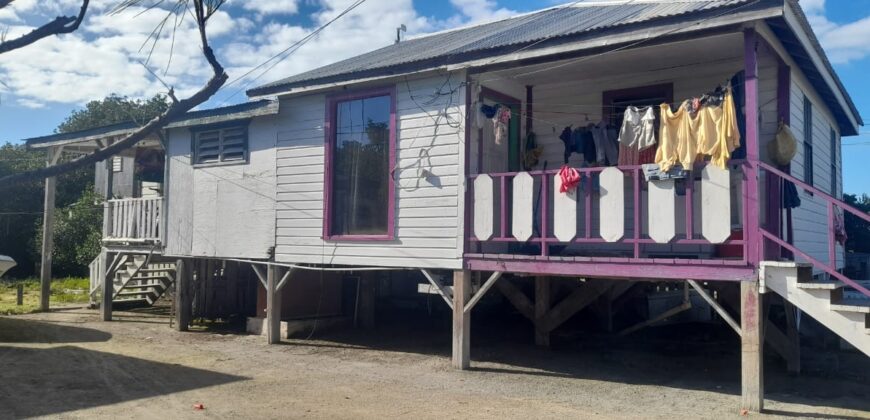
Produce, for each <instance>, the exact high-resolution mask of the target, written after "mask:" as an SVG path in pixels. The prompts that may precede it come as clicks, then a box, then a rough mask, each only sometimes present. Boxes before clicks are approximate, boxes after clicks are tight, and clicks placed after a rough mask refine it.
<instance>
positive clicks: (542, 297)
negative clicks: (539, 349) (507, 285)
mask: <svg viewBox="0 0 870 420" xmlns="http://www.w3.org/2000/svg"><path fill="white" fill-rule="evenodd" d="M550 297H551V292H550V279H549V278H547V277H544V276H538V277H535V344H536V345H539V346H544V347H550V331H549V330H547V329H546V328H544V326H543V319H544V317H545V316H546V315H547V312H549V311H550Z"/></svg>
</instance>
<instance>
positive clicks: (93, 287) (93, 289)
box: [88, 251, 106, 305]
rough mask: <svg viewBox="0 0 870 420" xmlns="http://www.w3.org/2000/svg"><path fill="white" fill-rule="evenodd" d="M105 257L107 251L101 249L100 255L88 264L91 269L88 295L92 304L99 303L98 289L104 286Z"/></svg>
mask: <svg viewBox="0 0 870 420" xmlns="http://www.w3.org/2000/svg"><path fill="white" fill-rule="evenodd" d="M105 258H106V253H105V251H101V252H100V253H99V255H97V257H96V258H94V260H93V261H91V263H90V264H88V270H89V271H90V287H89V288H88V296H89V298H90V302H91V304H92V305H95V304H96V303H97V300H96V299H97V296H96V294H97V291H99V290H100V287H102V285H103V279H104V278H105V277H106V267H104V266H103V264H104V260H105Z"/></svg>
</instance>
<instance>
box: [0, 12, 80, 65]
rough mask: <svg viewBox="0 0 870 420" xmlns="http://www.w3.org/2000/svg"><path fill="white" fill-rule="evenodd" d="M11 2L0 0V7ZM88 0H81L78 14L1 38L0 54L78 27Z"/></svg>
mask: <svg viewBox="0 0 870 420" xmlns="http://www.w3.org/2000/svg"><path fill="white" fill-rule="evenodd" d="M4 2H5V4H4ZM11 2H12V0H0V9H2V8H3V7H5V6H7V5H9V3H11ZM89 2H90V0H82V7H81V9H79V14H78V16H58V17H56V18H55V19H54V20H53V21H51V22H48V23H46V24H45V25H42V26H40V27H38V28H36V29H34V30H32V31H30V32H28V33H26V34H24V35H21V36H20V37H18V38H15V39H10V40H8V41H6V40H3V42H0V54H3V53H7V52H9V51H12V50H17V49H19V48H22V47H26V46H28V45H30V44H33V43H34V42H36V41H39V40H40V39H43V38H47V37H50V36H52V35H60V34H68V33H70V32H73V31H75V30H76V29H78V28H79V25H81V24H82V20H84V19H85V13H86V12H87V11H88V3H89Z"/></svg>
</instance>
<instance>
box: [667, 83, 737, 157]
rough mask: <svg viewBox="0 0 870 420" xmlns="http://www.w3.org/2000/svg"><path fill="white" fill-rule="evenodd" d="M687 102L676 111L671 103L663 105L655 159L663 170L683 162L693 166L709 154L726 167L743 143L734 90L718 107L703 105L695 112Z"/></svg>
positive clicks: (726, 94)
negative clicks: (738, 123) (735, 150)
mask: <svg viewBox="0 0 870 420" xmlns="http://www.w3.org/2000/svg"><path fill="white" fill-rule="evenodd" d="M688 105H689V104H688V101H686V102H683V103H682V104H681V105H680V108H679V109H678V110H677V111H676V112H672V111H671V107H670V105H668V104H661V128H660V129H659V148H658V151H656V160H655V162H656V163H657V164H658V165H659V168H661V170H662V171H668V170H670V169H671V168H672V167H673V166H674V165H676V164H678V163H679V164H680V165H682V166H683V168H685V169H692V166H693V165H694V163H695V161H696V160H698V159H702V158H703V157H704V156H710V161H711V163H712V164H713V165H716V166H718V167H720V168H722V169H725V166H726V164H727V163H728V159H730V158H731V152H733V151H734V149H736V148H737V147H738V146H740V131H739V129H738V127H737V111H736V110H735V108H734V97H733V95H732V94H731V89H730V88H729V89H727V90H726V91H725V98H724V100H723V102H722V104H721V105H719V106H702V107H701V108H700V109H699V110H698V112H697V114H695V115H692V113H691V112H690V111H689V109H688Z"/></svg>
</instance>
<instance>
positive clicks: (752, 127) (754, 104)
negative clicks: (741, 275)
mask: <svg viewBox="0 0 870 420" xmlns="http://www.w3.org/2000/svg"><path fill="white" fill-rule="evenodd" d="M743 48H744V49H743V53H744V65H745V73H746V81H745V82H744V89H745V91H746V95H745V96H746V106H745V110H746V115H745V118H746V164H747V168H746V183H747V184H746V190H747V191H746V196H745V202H744V203H743V205H744V206H747V207H746V208H747V212H746V220H744V221H743V223H744V236H745V238H744V240H745V241H746V258H747V262H748V263H749V264H750V265H752V266H753V267H758V265H759V262H760V261H761V249H762V248H763V246H762V244H763V240H764V239H763V237H762V236H761V233H760V231H759V228H760V226H759V224H760V223H759V214H760V209H759V206H760V200H759V199H758V196H759V188H758V161H759V151H758V36H757V34H756V33H755V29H754V28H746V29H744V31H743Z"/></svg>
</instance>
